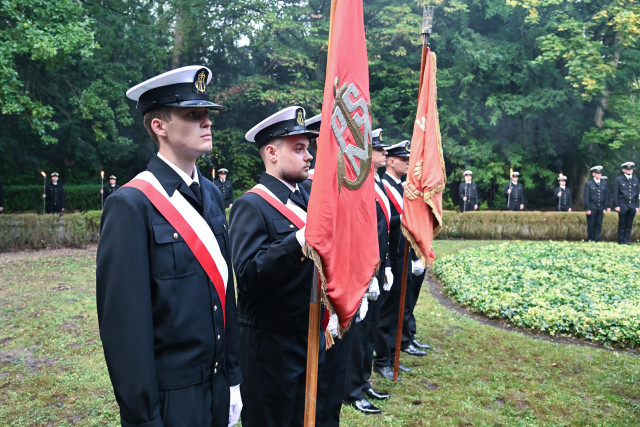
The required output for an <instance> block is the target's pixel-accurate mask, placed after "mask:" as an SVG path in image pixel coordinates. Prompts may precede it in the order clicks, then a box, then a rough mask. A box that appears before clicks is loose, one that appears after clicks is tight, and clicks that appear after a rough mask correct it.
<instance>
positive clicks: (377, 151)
mask: <svg viewBox="0 0 640 427" xmlns="http://www.w3.org/2000/svg"><path fill="white" fill-rule="evenodd" d="M371 160H372V161H373V169H374V170H375V169H378V168H382V167H385V166H386V165H387V151H386V150H385V149H384V148H382V147H378V148H374V149H373V151H372V153H371Z"/></svg>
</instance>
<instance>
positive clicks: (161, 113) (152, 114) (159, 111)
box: [143, 105, 172, 145]
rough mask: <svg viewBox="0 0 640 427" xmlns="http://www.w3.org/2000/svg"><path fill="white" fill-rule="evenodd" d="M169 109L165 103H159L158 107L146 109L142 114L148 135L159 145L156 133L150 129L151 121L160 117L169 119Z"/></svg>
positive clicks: (166, 120) (168, 120)
mask: <svg viewBox="0 0 640 427" xmlns="http://www.w3.org/2000/svg"><path fill="white" fill-rule="evenodd" d="M171 110H172V107H168V106H166V105H161V106H160V107H156V108H152V109H151V110H149V111H147V112H146V113H145V115H144V119H143V123H144V127H145V129H147V132H148V133H149V136H150V137H151V138H152V139H153V140H154V141H155V142H156V144H158V145H160V141H158V135H156V133H155V132H154V131H153V129H151V122H152V121H153V119H160V120H162V121H165V122H170V121H171Z"/></svg>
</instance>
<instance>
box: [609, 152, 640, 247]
mask: <svg viewBox="0 0 640 427" xmlns="http://www.w3.org/2000/svg"><path fill="white" fill-rule="evenodd" d="M620 167H622V175H620V176H619V177H617V178H616V180H615V181H614V182H613V206H614V209H615V211H616V212H618V243H619V244H621V245H628V244H629V240H630V239H631V226H632V225H633V218H634V217H635V216H636V213H638V210H639V207H640V205H639V200H638V190H639V188H638V178H637V177H636V176H634V175H633V169H634V168H635V167H636V164H635V163H633V162H626V163H623V164H621V165H620Z"/></svg>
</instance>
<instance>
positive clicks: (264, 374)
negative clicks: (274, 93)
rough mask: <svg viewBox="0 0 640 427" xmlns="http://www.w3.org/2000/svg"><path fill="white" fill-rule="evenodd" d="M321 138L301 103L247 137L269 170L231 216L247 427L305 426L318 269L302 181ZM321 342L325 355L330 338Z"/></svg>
mask: <svg viewBox="0 0 640 427" xmlns="http://www.w3.org/2000/svg"><path fill="white" fill-rule="evenodd" d="M317 136H318V133H317V132H312V131H309V130H308V129H307V128H306V126H305V112H304V109H302V108H300V107H296V106H293V107H289V108H285V109H284V110H281V111H279V112H277V113H275V114H273V115H272V116H270V117H268V118H266V119H265V120H263V121H261V122H260V123H258V124H257V125H256V126H254V127H253V128H252V129H251V130H250V131H249V132H247V134H246V136H245V138H246V139H247V140H248V141H249V142H254V143H255V144H256V145H257V147H258V149H259V151H260V157H261V158H262V161H263V162H264V165H265V169H266V172H265V173H263V174H262V176H261V177H260V183H259V184H258V185H256V186H255V187H254V188H253V189H251V190H249V191H248V192H246V193H245V194H243V195H242V196H241V197H239V198H238V199H236V201H235V203H234V204H233V207H232V208H231V213H230V222H231V230H230V238H231V248H232V258H233V265H234V269H235V272H236V277H237V280H238V320H239V323H240V340H241V344H242V348H243V352H242V354H241V358H242V360H241V367H242V374H243V379H244V381H243V383H242V395H243V398H244V401H245V406H244V409H243V411H242V425H243V426H245V427H253V426H265V427H268V426H301V425H302V423H303V420H304V407H305V383H306V365H307V335H308V326H309V300H310V297H311V287H312V284H313V271H314V268H315V267H314V264H313V261H312V260H310V259H308V258H307V257H306V256H304V254H303V253H302V247H303V246H304V243H305V235H304V232H305V225H306V218H307V202H308V199H309V195H308V194H307V192H306V190H304V189H303V188H302V187H301V186H300V185H299V184H300V183H301V182H303V181H304V180H305V179H307V177H308V175H309V167H310V165H311V159H312V157H311V155H310V154H309V151H308V147H309V139H310V138H316V137H317ZM320 338H321V343H320V351H321V356H324V350H323V349H324V347H325V343H324V334H320ZM319 364H320V367H322V359H320V361H319ZM320 371H321V368H320Z"/></svg>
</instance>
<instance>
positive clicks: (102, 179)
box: [100, 171, 104, 209]
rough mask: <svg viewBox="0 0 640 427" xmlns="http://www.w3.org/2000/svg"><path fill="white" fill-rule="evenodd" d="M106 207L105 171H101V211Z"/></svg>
mask: <svg viewBox="0 0 640 427" xmlns="http://www.w3.org/2000/svg"><path fill="white" fill-rule="evenodd" d="M103 207H104V171H100V209H102V208H103Z"/></svg>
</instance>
